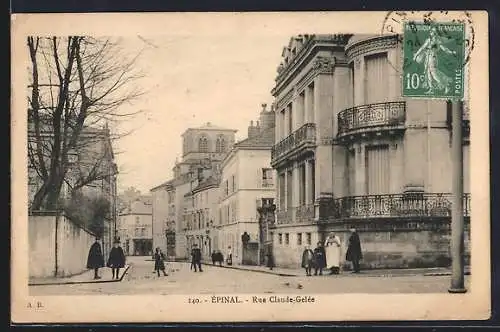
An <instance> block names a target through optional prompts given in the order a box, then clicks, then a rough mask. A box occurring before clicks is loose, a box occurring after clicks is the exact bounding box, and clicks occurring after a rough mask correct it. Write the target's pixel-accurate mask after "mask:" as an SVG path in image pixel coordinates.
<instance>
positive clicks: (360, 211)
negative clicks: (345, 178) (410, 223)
mask: <svg viewBox="0 0 500 332" xmlns="http://www.w3.org/2000/svg"><path fill="white" fill-rule="evenodd" d="M451 200H452V197H451V194H449V193H408V194H396V195H367V196H350V197H343V198H337V199H334V218H335V219H346V218H353V219H356V218H387V217H398V218H405V217H450V216H451ZM463 213H464V217H470V194H464V196H463Z"/></svg>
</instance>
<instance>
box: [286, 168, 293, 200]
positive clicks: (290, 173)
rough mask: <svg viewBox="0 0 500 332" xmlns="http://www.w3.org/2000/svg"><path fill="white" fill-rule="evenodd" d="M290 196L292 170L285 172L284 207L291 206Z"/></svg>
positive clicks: (291, 191) (291, 194) (291, 192)
mask: <svg viewBox="0 0 500 332" xmlns="http://www.w3.org/2000/svg"><path fill="white" fill-rule="evenodd" d="M292 198H293V177H292V171H288V172H287V173H286V209H287V210H288V209H291V208H292V204H293V203H292V202H293V201H292Z"/></svg>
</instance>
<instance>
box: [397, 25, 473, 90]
mask: <svg viewBox="0 0 500 332" xmlns="http://www.w3.org/2000/svg"><path fill="white" fill-rule="evenodd" d="M464 53H465V26H464V24H463V23H437V22H432V23H427V22H407V23H405V24H404V32H403V55H404V64H403V77H402V90H403V91H402V93H403V96H404V97H426V98H444V99H459V100H462V99H463V96H464V65H465V63H464V62H465V59H464V57H465V55H464Z"/></svg>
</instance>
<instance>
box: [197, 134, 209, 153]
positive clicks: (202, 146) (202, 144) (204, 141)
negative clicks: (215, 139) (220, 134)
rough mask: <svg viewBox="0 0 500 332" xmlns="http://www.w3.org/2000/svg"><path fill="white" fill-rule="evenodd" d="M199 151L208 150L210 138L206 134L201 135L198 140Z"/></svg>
mask: <svg viewBox="0 0 500 332" xmlns="http://www.w3.org/2000/svg"><path fill="white" fill-rule="evenodd" d="M198 151H199V152H208V138H207V137H206V136H201V137H200V139H199V141H198Z"/></svg>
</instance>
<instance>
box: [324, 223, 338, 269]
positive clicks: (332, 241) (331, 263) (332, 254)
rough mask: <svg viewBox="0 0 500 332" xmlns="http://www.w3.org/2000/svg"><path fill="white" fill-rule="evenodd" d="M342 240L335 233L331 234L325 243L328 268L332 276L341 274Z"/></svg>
mask: <svg viewBox="0 0 500 332" xmlns="http://www.w3.org/2000/svg"><path fill="white" fill-rule="evenodd" d="M340 245H341V244H340V238H339V237H338V236H337V235H335V234H334V233H333V232H332V233H330V235H329V236H328V238H327V239H326V241H325V252H326V268H327V269H329V270H330V274H339V272H340V257H341V253H340Z"/></svg>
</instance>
